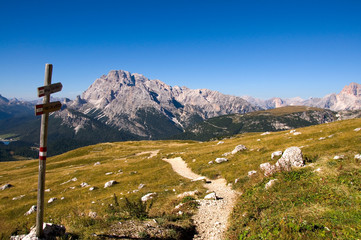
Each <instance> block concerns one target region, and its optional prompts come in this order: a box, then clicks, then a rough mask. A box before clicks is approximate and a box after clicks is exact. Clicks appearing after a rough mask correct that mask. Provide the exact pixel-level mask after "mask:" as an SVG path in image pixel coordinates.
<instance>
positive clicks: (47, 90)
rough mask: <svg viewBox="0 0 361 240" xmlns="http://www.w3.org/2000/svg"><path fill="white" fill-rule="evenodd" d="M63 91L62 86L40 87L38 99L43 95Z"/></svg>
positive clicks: (59, 84)
mask: <svg viewBox="0 0 361 240" xmlns="http://www.w3.org/2000/svg"><path fill="white" fill-rule="evenodd" d="M61 89H63V85H62V84H61V83H60V82H58V83H53V84H50V85H48V86H42V87H39V88H38V97H44V96H45V95H48V94H52V93H56V92H60V91H61Z"/></svg>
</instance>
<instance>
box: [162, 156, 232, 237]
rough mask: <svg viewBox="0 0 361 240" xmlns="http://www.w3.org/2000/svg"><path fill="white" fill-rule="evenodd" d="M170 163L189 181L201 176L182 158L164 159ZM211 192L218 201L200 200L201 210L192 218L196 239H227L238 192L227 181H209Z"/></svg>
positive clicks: (208, 185)
mask: <svg viewBox="0 0 361 240" xmlns="http://www.w3.org/2000/svg"><path fill="white" fill-rule="evenodd" d="M163 160H164V161H166V162H168V163H170V164H171V165H172V168H173V170H174V171H175V172H177V173H178V174H179V175H181V176H183V177H185V178H188V179H192V180H193V179H197V178H199V177H201V176H200V175H198V174H196V173H194V172H192V170H191V169H190V168H188V167H187V164H186V163H185V162H184V161H183V159H182V158H180V157H177V158H173V159H163ZM204 186H205V187H206V188H207V189H209V192H215V193H216V196H217V200H198V202H199V210H198V213H197V214H196V215H194V216H193V217H192V219H193V221H194V224H195V225H196V230H197V235H195V236H194V239H197V240H201V239H206V240H220V239H224V238H225V231H226V230H227V227H228V218H229V215H230V214H231V212H232V209H233V207H234V205H235V202H236V197H237V195H238V193H237V192H235V191H234V190H232V189H231V187H229V186H228V185H227V182H226V180H225V179H223V178H221V179H216V180H212V181H211V180H209V179H207V183H205V185H204Z"/></svg>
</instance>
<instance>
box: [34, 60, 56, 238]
mask: <svg viewBox="0 0 361 240" xmlns="http://www.w3.org/2000/svg"><path fill="white" fill-rule="evenodd" d="M52 73H53V65H52V64H46V65H45V78H44V85H45V86H48V85H50V84H51V77H52ZM49 101H50V93H49V94H46V95H44V99H43V104H44V105H45V104H48V103H49ZM48 120H49V113H44V114H42V115H41V127H40V153H39V178H38V202H37V215H36V236H37V237H38V238H42V237H43V235H44V231H43V222H44V190H45V170H46V146H47V137H48ZM44 152H45V153H44ZM42 155H43V156H42ZM44 155H45V157H44Z"/></svg>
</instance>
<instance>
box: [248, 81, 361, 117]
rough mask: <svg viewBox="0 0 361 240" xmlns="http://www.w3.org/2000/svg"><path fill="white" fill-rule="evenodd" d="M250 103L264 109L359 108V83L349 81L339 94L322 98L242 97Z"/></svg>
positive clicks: (360, 93)
mask: <svg viewBox="0 0 361 240" xmlns="http://www.w3.org/2000/svg"><path fill="white" fill-rule="evenodd" d="M243 98H244V99H246V100H247V101H248V102H250V103H251V104H254V105H256V106H259V107H261V108H265V109H271V108H278V107H284V106H296V105H299V106H310V107H318V108H326V109H330V110H333V111H342V110H360V109H361V84H358V83H351V84H350V85H348V86H345V87H344V88H343V89H342V91H341V92H340V93H339V94H335V93H332V94H328V95H326V96H325V97H323V98H310V99H307V100H304V99H302V98H298V97H297V98H289V99H281V98H271V99H269V100H262V99H257V98H253V97H249V96H245V97H243Z"/></svg>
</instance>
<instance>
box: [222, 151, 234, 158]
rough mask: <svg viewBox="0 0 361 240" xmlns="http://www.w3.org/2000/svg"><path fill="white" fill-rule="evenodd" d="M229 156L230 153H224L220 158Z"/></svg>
mask: <svg viewBox="0 0 361 240" xmlns="http://www.w3.org/2000/svg"><path fill="white" fill-rule="evenodd" d="M231 154H232V153H231V152H226V153H223V154H222V156H223V157H227V156H229V155H231Z"/></svg>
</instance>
